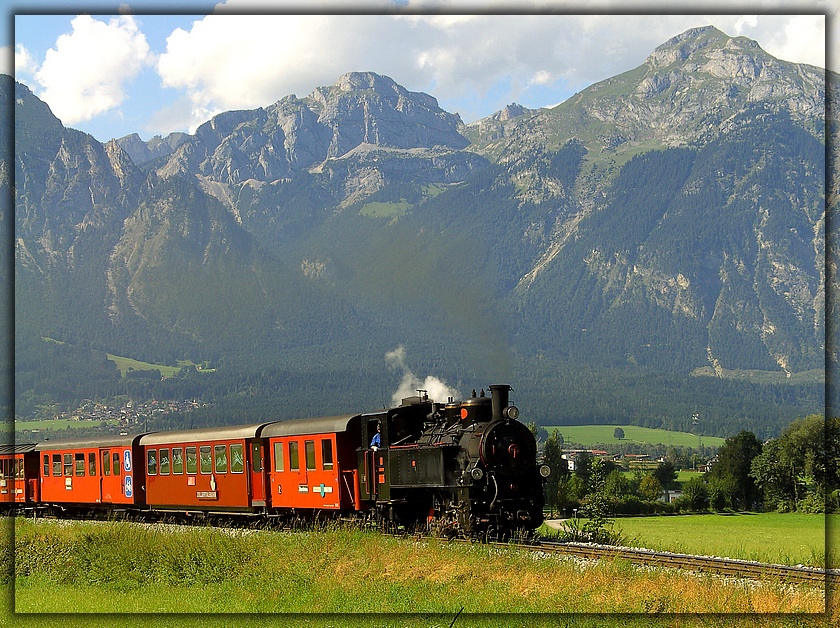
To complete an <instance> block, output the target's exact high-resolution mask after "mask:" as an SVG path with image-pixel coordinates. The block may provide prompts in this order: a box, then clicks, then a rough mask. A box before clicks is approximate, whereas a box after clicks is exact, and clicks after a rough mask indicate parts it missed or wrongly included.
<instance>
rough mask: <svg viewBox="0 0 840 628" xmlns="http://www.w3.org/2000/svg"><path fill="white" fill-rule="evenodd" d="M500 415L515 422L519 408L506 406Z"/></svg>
mask: <svg viewBox="0 0 840 628" xmlns="http://www.w3.org/2000/svg"><path fill="white" fill-rule="evenodd" d="M502 414H504V416H505V418H506V419H510V420H512V421H515V420H516V419H518V418H519V408H517V407H516V406H508V407H507V408H505V409H504V410H502Z"/></svg>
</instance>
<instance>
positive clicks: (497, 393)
mask: <svg viewBox="0 0 840 628" xmlns="http://www.w3.org/2000/svg"><path fill="white" fill-rule="evenodd" d="M511 390H513V389H512V388H511V387H510V386H508V385H507V384H495V385H492V386H490V394H491V395H492V400H493V420H494V421H502V420H504V419H505V418H507V417H506V415H505V408H507V406H508V397H509V393H510V391H511Z"/></svg>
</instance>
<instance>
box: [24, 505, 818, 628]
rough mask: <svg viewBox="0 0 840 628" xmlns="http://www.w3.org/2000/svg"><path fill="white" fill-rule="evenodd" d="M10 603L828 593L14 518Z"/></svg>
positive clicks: (654, 603)
mask: <svg viewBox="0 0 840 628" xmlns="http://www.w3.org/2000/svg"><path fill="white" fill-rule="evenodd" d="M15 549H16V558H15V574H16V581H15V605H16V606H15V608H16V610H17V612H20V613H33V612H42V613H43V612H76V613H100V612H183V613H204V612H212V613H216V612H222V613H252V612H257V613H410V614H417V613H419V614H428V615H436V614H444V615H447V614H452V615H453V616H454V614H455V613H457V612H459V611H460V610H461V609H463V613H465V614H474V613H651V612H667V613H755V612H759V613H792V612H798V613H817V612H821V611H822V610H823V608H824V596H823V594H822V592H821V591H818V590H814V589H812V588H807V587H785V586H781V585H775V584H767V583H762V584H752V583H750V584H747V583H744V582H739V581H726V580H723V579H720V578H716V577H711V576H693V575H687V574H684V573H680V572H675V571H661V570H639V569H637V568H635V567H633V566H631V565H630V564H629V563H626V562H621V561H617V562H616V561H614V562H603V563H588V562H581V561H577V560H570V559H560V558H557V557H555V556H551V555H547V554H544V553H540V552H534V551H526V550H519V549H516V548H513V547H510V548H502V549H498V548H489V547H488V546H485V545H478V544H473V545H470V544H448V543H444V542H439V541H437V540H427V539H421V540H416V539H398V538H391V537H383V536H381V535H379V534H376V533H373V532H366V531H362V530H353V529H341V528H339V529H328V530H323V531H308V532H295V533H280V532H253V533H235V532H233V533H232V532H230V531H225V530H218V529H203V528H202V529H194V528H193V529H176V530H172V529H169V528H167V529H160V528H146V527H142V526H137V525H133V524H126V523H106V524H90V523H88V524H60V525H59V524H56V523H55V522H49V521H46V522H38V523H33V522H31V521H18V522H17V524H16V539H15Z"/></svg>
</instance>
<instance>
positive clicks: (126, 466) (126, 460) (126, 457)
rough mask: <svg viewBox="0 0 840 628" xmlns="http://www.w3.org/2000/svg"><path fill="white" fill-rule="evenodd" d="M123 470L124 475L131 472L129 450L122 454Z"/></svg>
mask: <svg viewBox="0 0 840 628" xmlns="http://www.w3.org/2000/svg"><path fill="white" fill-rule="evenodd" d="M123 469H125V472H126V473H128V472H129V471H131V450H130V449H126V450H125V451H124V452H123Z"/></svg>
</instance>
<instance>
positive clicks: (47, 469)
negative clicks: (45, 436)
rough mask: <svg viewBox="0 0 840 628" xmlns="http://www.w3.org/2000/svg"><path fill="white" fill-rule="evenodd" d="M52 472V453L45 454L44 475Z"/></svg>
mask: <svg viewBox="0 0 840 628" xmlns="http://www.w3.org/2000/svg"><path fill="white" fill-rule="evenodd" d="M49 474H50V455H49V454H44V475H45V476H47V475H49Z"/></svg>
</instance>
